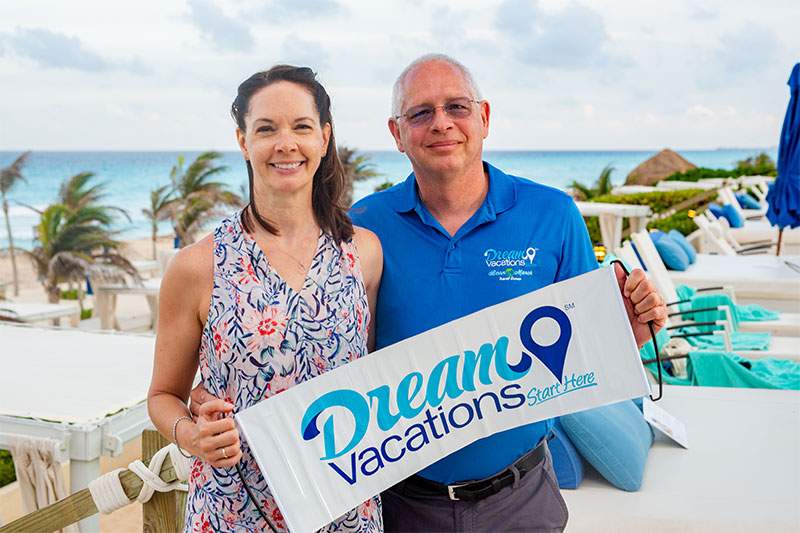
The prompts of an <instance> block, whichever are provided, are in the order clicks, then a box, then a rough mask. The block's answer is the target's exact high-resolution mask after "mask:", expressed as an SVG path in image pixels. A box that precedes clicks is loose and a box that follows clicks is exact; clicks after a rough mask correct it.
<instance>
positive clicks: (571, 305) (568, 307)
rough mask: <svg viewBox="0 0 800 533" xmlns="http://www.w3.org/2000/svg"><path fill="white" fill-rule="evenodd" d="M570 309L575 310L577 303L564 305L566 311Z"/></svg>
mask: <svg viewBox="0 0 800 533" xmlns="http://www.w3.org/2000/svg"><path fill="white" fill-rule="evenodd" d="M570 309H575V302H572V303H568V304H564V311H569V310H570Z"/></svg>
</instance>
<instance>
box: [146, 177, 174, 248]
mask: <svg viewBox="0 0 800 533" xmlns="http://www.w3.org/2000/svg"><path fill="white" fill-rule="evenodd" d="M172 201H173V198H172V190H171V189H170V186H169V185H164V186H161V187H158V188H157V189H153V190H152V191H150V207H149V208H146V209H142V213H144V216H146V217H147V220H149V221H150V238H151V239H152V241H153V259H157V258H158V257H157V254H156V240H157V239H158V223H159V222H160V221H162V220H167V219H168V218H169V217H170V214H171V207H172Z"/></svg>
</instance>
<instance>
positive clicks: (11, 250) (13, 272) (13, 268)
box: [3, 195, 19, 296]
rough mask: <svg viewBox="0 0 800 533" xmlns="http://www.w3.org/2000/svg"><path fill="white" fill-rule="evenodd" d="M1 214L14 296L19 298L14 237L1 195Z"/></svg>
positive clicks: (4, 200)
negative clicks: (4, 227) (5, 234)
mask: <svg viewBox="0 0 800 533" xmlns="http://www.w3.org/2000/svg"><path fill="white" fill-rule="evenodd" d="M3 214H4V215H5V217H6V231H7V232H8V253H9V254H10V255H11V275H12V277H13V278H14V296H19V273H18V272H17V258H16V257H15V256H14V237H13V236H12V235H11V219H10V218H8V201H7V200H6V198H5V195H3Z"/></svg>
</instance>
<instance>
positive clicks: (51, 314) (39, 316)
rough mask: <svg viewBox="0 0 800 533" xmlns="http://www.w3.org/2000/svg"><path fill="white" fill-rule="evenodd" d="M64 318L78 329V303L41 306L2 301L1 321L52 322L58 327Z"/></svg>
mask: <svg viewBox="0 0 800 533" xmlns="http://www.w3.org/2000/svg"><path fill="white" fill-rule="evenodd" d="M62 318H68V319H69V324H70V326H72V327H74V328H76V327H78V323H79V322H80V320H81V310H80V307H79V306H78V304H77V303H67V304H60V303H59V304H49V303H48V304H39V303H20V302H9V301H0V320H6V321H9V322H24V323H26V324H35V323H37V322H45V321H50V322H52V323H53V324H54V325H58V324H59V322H60V320H61V319H62Z"/></svg>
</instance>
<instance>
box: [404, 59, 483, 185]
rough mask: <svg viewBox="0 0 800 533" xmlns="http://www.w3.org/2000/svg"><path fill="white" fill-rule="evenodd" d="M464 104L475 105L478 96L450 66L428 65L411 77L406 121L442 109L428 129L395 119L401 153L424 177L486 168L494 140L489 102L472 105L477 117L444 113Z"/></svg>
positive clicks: (405, 104) (471, 107)
mask: <svg viewBox="0 0 800 533" xmlns="http://www.w3.org/2000/svg"><path fill="white" fill-rule="evenodd" d="M464 98H466V99H468V100H473V99H475V95H474V94H472V91H471V90H470V88H469V85H468V84H467V82H466V80H465V79H464V77H463V76H462V75H461V72H459V70H458V69H456V68H455V67H453V66H452V65H449V64H448V63H444V62H441V61H430V62H428V63H423V64H422V65H420V66H418V67H417V68H415V69H414V70H413V71H411V73H409V75H408V76H407V77H406V80H405V91H404V98H403V104H402V108H401V110H400V114H401V115H404V114H406V113H408V111H409V110H412V111H413V110H415V109H419V106H429V107H436V106H438V107H437V108H436V109H435V110H434V113H433V118H432V120H430V121H428V122H427V123H424V124H416V125H415V124H414V123H413V121H410V120H408V118H406V117H405V116H402V117H401V118H399V119H394V118H391V119H389V130H390V131H391V132H392V135H393V136H394V139H395V142H396V143H397V149H398V150H400V151H401V152H403V153H405V154H406V155H407V156H408V158H409V159H410V160H411V164H412V165H413V167H414V171H415V172H416V173H417V175H418V176H419V175H420V174H421V175H423V176H425V175H432V176H434V175H435V176H441V175H448V176H458V175H460V174H463V173H466V172H468V171H469V170H471V169H473V168H476V165H477V166H478V167H479V166H480V165H481V156H482V151H483V139H485V138H486V136H487V135H488V134H489V104H488V102H485V101H483V102H480V103H472V102H469V103H468V104H467V105H469V106H470V110H471V112H470V114H469V116H467V117H461V118H460V117H453V116H450V115H448V114H447V113H446V112H445V110H444V108H443V106H445V105H446V104H449V103H451V102H453V101H458V100H459V99H461V101H463V99H464Z"/></svg>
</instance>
